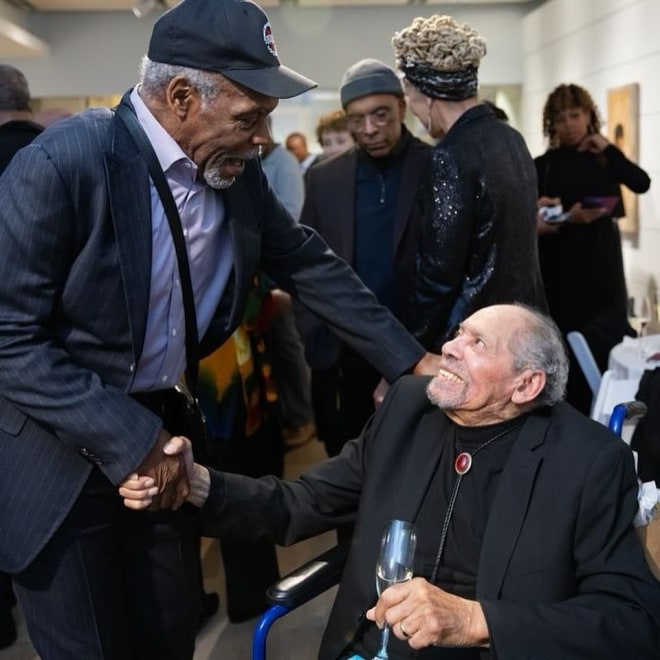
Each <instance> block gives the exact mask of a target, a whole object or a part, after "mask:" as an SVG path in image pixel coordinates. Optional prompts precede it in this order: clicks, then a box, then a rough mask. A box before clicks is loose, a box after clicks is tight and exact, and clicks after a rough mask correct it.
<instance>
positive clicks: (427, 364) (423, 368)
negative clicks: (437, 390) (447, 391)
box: [413, 353, 442, 376]
mask: <svg viewBox="0 0 660 660" xmlns="http://www.w3.org/2000/svg"><path fill="white" fill-rule="evenodd" d="M441 361H442V358H441V357H440V356H439V355H436V354H435V353H424V357H422V359H421V360H420V361H419V362H418V363H417V364H416V365H415V368H414V369H413V373H414V374H415V375H416V376H436V375H437V373H438V371H440V363H441Z"/></svg>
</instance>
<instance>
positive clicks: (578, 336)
mask: <svg viewBox="0 0 660 660" xmlns="http://www.w3.org/2000/svg"><path fill="white" fill-rule="evenodd" d="M566 340H567V341H568V345H569V346H570V347H571V350H572V351H573V354H574V355H575V359H576V360H577V361H578V364H579V365H580V369H582V373H583V374H584V377H585V378H586V380H587V383H588V384H589V388H590V389H591V393H592V394H593V396H594V397H596V395H597V394H598V388H599V386H600V380H601V377H602V375H601V373H600V369H599V368H598V365H597V364H596V359H595V358H594V355H593V353H592V352H591V349H590V348H589V344H587V340H586V339H585V338H584V335H583V334H582V333H581V332H578V331H573V332H569V333H568V334H567V335H566Z"/></svg>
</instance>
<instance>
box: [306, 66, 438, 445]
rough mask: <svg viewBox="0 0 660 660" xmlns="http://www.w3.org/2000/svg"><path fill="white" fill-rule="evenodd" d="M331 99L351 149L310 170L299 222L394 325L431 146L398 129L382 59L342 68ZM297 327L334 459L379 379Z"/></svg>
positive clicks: (396, 84)
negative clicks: (342, 116)
mask: <svg viewBox="0 0 660 660" xmlns="http://www.w3.org/2000/svg"><path fill="white" fill-rule="evenodd" d="M340 97H341V103H342V106H343V107H344V110H345V111H346V114H347V115H348V126H349V128H350V130H351V132H352V133H353V135H354V137H355V140H356V145H355V146H354V147H353V148H352V149H350V150H349V151H347V152H345V153H343V154H340V155H338V156H337V157H336V158H332V159H329V160H327V161H323V162H322V163H320V164H319V165H317V166H315V167H313V168H311V169H310V170H309V172H308V174H307V177H306V186H307V189H306V194H305V204H304V206H303V211H302V215H301V218H300V221H301V223H302V224H304V225H308V226H310V227H313V228H314V229H315V230H316V231H318V233H319V234H321V236H322V237H323V238H324V239H325V240H326V242H327V243H328V245H329V246H330V247H331V248H332V249H333V250H334V251H335V252H336V253H337V254H338V255H339V256H341V257H343V258H344V259H345V260H346V261H347V262H348V263H349V264H350V265H351V266H352V267H353V268H354V269H355V271H356V272H357V274H358V275H359V276H360V278H361V279H362V281H363V282H364V283H365V284H366V285H367V286H368V287H369V288H370V289H371V290H372V291H373V293H374V294H375V295H376V297H377V298H378V300H379V302H380V303H381V304H383V305H386V306H387V307H388V308H389V309H390V310H391V311H392V312H393V313H394V314H395V315H396V316H397V317H398V318H399V319H403V318H404V317H405V316H406V315H407V306H408V304H409V298H410V296H409V294H410V287H411V286H412V277H413V273H414V261H415V251H416V244H415V238H416V237H415V234H416V231H417V230H416V227H417V224H418V219H419V217H420V209H419V205H418V202H417V187H418V182H419V180H420V178H421V174H422V172H423V170H424V167H425V164H426V162H427V160H428V157H429V154H430V146H429V145H427V144H425V143H424V142H422V141H420V140H418V139H417V138H415V137H413V136H412V135H411V134H410V132H409V131H408V129H407V128H406V127H405V125H404V124H403V120H404V117H405V114H406V102H405V100H404V98H403V89H402V87H401V82H400V80H399V78H398V77H397V75H396V73H395V72H394V71H393V70H392V69H391V68H390V67H388V66H387V65H385V64H384V63H383V62H380V61H379V60H376V59H371V58H369V59H364V60H360V61H359V62H356V63H355V64H353V65H352V66H351V67H349V69H348V70H347V71H346V73H345V74H344V77H343V79H342V82H341V87H340ZM298 327H299V331H300V336H301V339H302V340H303V343H304V345H305V355H306V358H307V361H308V363H309V365H310V368H311V371H312V401H313V406H314V417H315V421H316V430H317V434H318V436H319V439H321V440H322V441H323V442H324V444H325V447H326V451H327V453H328V455H329V456H334V455H335V454H338V453H339V452H340V451H341V448H342V447H343V445H344V443H345V442H346V441H347V440H349V439H351V438H354V437H356V436H357V435H358V434H359V433H360V430H361V429H362V427H363V426H364V423H365V422H366V421H367V419H368V418H369V416H370V415H371V414H372V413H373V412H374V404H373V398H372V395H373V392H374V389H375V388H376V386H377V384H378V381H379V379H380V374H379V373H378V370H377V369H375V368H374V367H373V365H372V364H370V363H369V362H368V361H366V360H365V359H364V356H362V355H360V354H359V353H360V351H356V350H354V348H353V347H351V346H349V345H347V343H346V342H345V341H344V340H343V339H342V338H341V336H340V335H339V334H338V333H337V332H336V331H335V330H334V329H333V328H332V327H331V326H330V324H328V323H327V322H325V321H324V320H323V319H322V318H321V317H320V316H319V315H318V314H316V313H315V312H314V311H313V310H312V311H307V310H303V309H300V310H299V314H298Z"/></svg>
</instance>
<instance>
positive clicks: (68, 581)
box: [0, 0, 436, 660]
mask: <svg viewBox="0 0 660 660" xmlns="http://www.w3.org/2000/svg"><path fill="white" fill-rule="evenodd" d="M313 86H314V83H313V82H312V81H311V80H308V79H307V78H305V77H304V76H301V75H300V74H298V73H295V72H294V71H291V70H290V69H287V68H286V67H284V66H282V65H281V64H280V62H279V60H278V58H277V49H276V46H275V42H274V40H273V35H272V31H271V28H270V24H269V22H268V18H267V17H266V15H265V14H264V13H263V11H262V10H261V9H260V8H259V7H258V6H257V5H255V4H253V3H252V2H249V1H247V0H183V2H181V3H179V4H178V5H176V6H175V7H174V8H172V9H171V10H170V11H168V12H166V13H165V14H163V15H162V17H161V18H160V19H159V20H158V21H157V22H156V24H155V26H154V29H153V34H152V37H151V42H150V45H149V51H148V56H147V57H145V59H144V61H143V66H142V73H141V79H140V83H139V85H138V86H137V87H136V88H135V89H133V90H132V91H130V92H128V93H127V94H126V96H125V97H124V98H123V99H122V102H121V104H120V105H119V106H118V107H117V108H116V109H115V111H111V110H109V109H93V110H89V111H87V112H84V113H81V114H80V115H77V116H75V117H72V118H70V119H67V120H64V121H62V122H59V123H58V124H57V125H55V126H53V127H52V128H51V129H49V130H48V131H46V132H44V133H43V134H42V135H41V136H40V137H39V138H37V140H36V141H35V142H33V143H32V145H30V146H28V147H26V148H25V149H23V150H22V151H21V152H20V153H19V154H18V155H17V156H16V157H15V158H14V160H13V161H12V163H11V164H10V166H9V168H8V169H7V170H6V172H5V174H4V175H3V177H2V179H1V180H0V207H1V208H2V209H3V212H2V218H1V219H0V246H1V247H0V249H1V250H2V255H1V257H0V281H2V287H1V288H0V361H1V362H2V369H1V370H0V453H1V455H2V467H3V475H2V479H0V529H1V530H2V533H1V534H0V570H4V571H8V572H10V573H12V574H13V575H14V578H15V583H16V585H17V590H18V596H19V599H20V601H21V605H22V608H23V612H24V614H25V617H26V620H27V623H28V629H29V633H30V637H31V639H32V641H33V643H34V646H35V647H36V649H37V652H38V653H39V655H40V656H41V657H42V658H44V659H47V660H60V659H64V658H67V659H71V658H76V659H84V660H93V659H96V658H104V659H106V660H108V659H121V660H126V659H127V658H159V659H167V658H171V659H172V660H185V659H186V658H191V657H192V655H193V647H194V638H195V633H196V628H197V622H198V617H199V603H200V598H199V579H198V573H197V571H198V562H197V560H196V553H197V544H196V541H195V538H196V535H195V531H194V529H193V526H192V522H191V519H190V518H189V515H188V512H187V510H186V508H185V507H182V508H179V506H180V505H181V504H182V503H183V501H184V499H185V497H186V495H187V494H188V491H189V486H188V481H187V476H186V473H185V470H184V466H183V464H182V462H181V460H180V458H177V457H167V456H165V455H164V454H163V446H164V445H165V443H166V442H167V441H168V439H169V438H170V437H171V434H172V433H174V434H177V433H181V432H182V430H184V429H187V428H188V427H187V426H184V422H186V420H187V419H188V416H189V413H190V412H191V411H194V410H193V407H192V405H191V406H190V407H187V406H186V405H181V402H182V399H181V397H180V396H179V395H178V393H177V391H176V390H175V389H174V387H175V385H176V384H177V381H179V379H180V376H181V375H182V373H184V371H185V372H186V374H187V375H188V376H189V380H190V381H192V384H193V385H194V380H195V373H196V366H197V357H198V355H204V354H205V353H207V352H209V351H210V350H212V349H214V348H215V347H217V346H218V345H219V344H221V343H222V342H223V341H224V340H225V339H226V338H227V337H229V335H230V334H231V333H232V331H233V330H234V328H235V327H236V326H237V324H238V323H239V321H240V319H241V317H242V315H243V309H244V306H245V299H246V296H247V293H248V290H249V288H250V285H251V282H252V279H253V276H254V274H255V273H256V272H257V271H258V270H260V269H263V270H264V271H265V272H266V273H267V274H268V275H269V276H270V277H271V278H272V279H273V280H274V281H275V282H276V283H277V284H278V286H280V287H281V288H283V289H285V290H287V291H288V292H290V293H291V294H292V295H293V296H294V297H297V298H299V299H300V300H301V301H302V302H303V303H304V304H305V305H308V306H309V307H310V309H312V310H314V312H315V313H316V314H318V315H319V316H320V317H321V318H323V319H324V320H325V321H326V322H328V323H330V324H331V326H332V327H334V328H335V329H336V331H337V332H338V333H339V334H340V336H341V337H342V339H343V340H345V341H347V342H349V343H350V344H351V345H352V346H353V347H354V348H355V350H357V351H359V352H360V353H362V354H364V355H365V357H366V358H367V359H369V360H370V361H371V362H373V364H374V365H375V366H376V367H377V368H378V369H379V370H381V371H382V372H383V374H384V375H385V376H386V377H387V378H389V379H393V378H395V377H396V376H398V375H399V374H400V373H402V372H404V371H406V370H408V369H411V368H413V367H415V369H416V370H418V371H420V370H429V369H430V370H432V369H433V367H434V366H435V360H436V358H434V357H433V356H431V355H428V354H426V353H425V352H424V349H423V348H422V347H421V346H420V345H419V344H418V343H417V342H416V341H414V340H413V339H411V337H410V336H409V335H408V334H407V333H406V332H405V330H404V329H403V328H402V326H400V325H399V324H398V323H397V322H396V321H395V320H394V319H393V318H392V317H391V316H390V314H389V313H388V312H387V310H386V309H385V308H383V307H381V306H379V305H378V304H377V303H376V300H375V299H374V297H373V296H372V294H371V293H370V292H369V291H368V290H367V289H366V288H365V287H364V286H363V285H362V283H361V282H360V281H359V280H358V279H357V278H356V277H355V275H354V273H352V272H351V271H350V269H349V268H348V267H347V266H346V265H345V263H344V262H342V261H341V260H340V259H338V258H337V257H336V256H335V255H334V254H333V253H332V252H331V251H330V250H329V249H328V248H327V246H326V244H325V243H324V242H323V241H322V240H321V239H320V238H319V236H318V235H316V234H315V233H313V232H312V231H309V230H307V229H304V228H302V227H300V226H299V225H298V224H296V223H295V222H294V220H293V219H292V218H291V216H290V215H289V214H288V213H287V212H286V211H285V210H284V208H283V207H282V206H281V205H280V204H279V203H278V202H277V200H276V198H275V197H274V196H273V194H272V193H271V191H270V189H269V187H268V184H267V182H266V179H265V178H264V176H263V173H262V171H261V169H260V166H259V164H258V162H257V161H256V160H253V158H254V157H255V156H256V154H257V153H258V150H259V147H260V145H262V144H264V143H265V142H266V139H267V126H266V118H267V116H268V114H269V113H270V112H271V111H272V110H273V109H274V108H275V107H276V106H277V103H278V99H279V98H286V97H291V96H295V95H297V94H301V93H303V92H305V91H306V90H308V89H311V88H312V87H313ZM149 154H151V156H152V157H151V156H149ZM149 160H152V165H151V168H150V169H149V168H148V165H147V162H148V161H149ZM163 174H164V186H162V187H161V188H160V189H157V188H156V186H155V182H158V181H160V180H162V177H163ZM161 194H162V196H161ZM169 195H171V198H173V199H170V200H169V201H168V196H169ZM170 202H171V203H170ZM166 208H167V209H168V211H167V212H166V210H165V209H166ZM169 220H172V224H171V226H172V227H173V230H172V231H171V229H170V222H169ZM175 236H178V239H177V240H178V242H179V245H178V246H177V248H175V240H174V237H175ZM186 262H188V263H186ZM186 301H188V303H189V304H188V308H189V309H188V312H189V313H186V312H185V311H184V310H185V309H186V304H187V303H186ZM191 310H192V313H190V311H191ZM371 337H378V341H377V342H372V341H371V339H370V338H371ZM415 365H416V366H415ZM177 411H180V412H177ZM191 435H192V434H191ZM134 472H139V473H141V474H149V475H151V476H153V477H154V479H155V481H156V483H157V484H158V488H159V496H158V498H157V499H156V501H155V502H154V507H153V509H154V510H153V511H151V512H148V513H142V514H135V513H130V512H125V511H124V510H123V507H122V505H121V502H120V500H119V498H118V496H117V495H116V487H117V485H118V484H119V483H121V482H122V481H124V480H125V479H126V478H127V477H128V476H129V475H131V474H132V473H134Z"/></svg>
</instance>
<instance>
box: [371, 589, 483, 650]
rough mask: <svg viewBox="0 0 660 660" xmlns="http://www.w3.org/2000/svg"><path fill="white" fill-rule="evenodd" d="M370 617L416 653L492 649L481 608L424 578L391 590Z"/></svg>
mask: <svg viewBox="0 0 660 660" xmlns="http://www.w3.org/2000/svg"><path fill="white" fill-rule="evenodd" d="M366 616H367V619H369V620H370V621H375V622H376V624H377V625H378V627H379V628H382V627H383V626H384V625H385V624H386V623H387V624H388V625H389V626H390V629H391V630H392V632H393V633H394V634H395V635H396V636H397V637H398V638H399V639H401V640H403V641H407V642H408V644H409V645H410V647H411V648H413V649H422V648H425V647H427V646H454V647H488V646H489V635H488V626H487V624H486V618H485V616H484V613H483V610H482V608H481V605H480V604H479V603H478V602H477V601H474V600H468V599H466V598H461V597H460V596H455V595H454V594H450V593H447V592H446V591H444V590H442V589H440V588H439V587H436V586H434V585H432V584H431V583H430V582H428V581H427V580H425V579H424V578H419V577H418V578H414V579H412V580H410V581H408V582H400V583H399V584H394V585H392V586H391V587H388V588H387V589H386V590H385V591H383V593H382V594H381V596H380V598H379V599H378V602H377V603H376V605H375V606H374V607H372V608H371V609H370V610H367V613H366Z"/></svg>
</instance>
